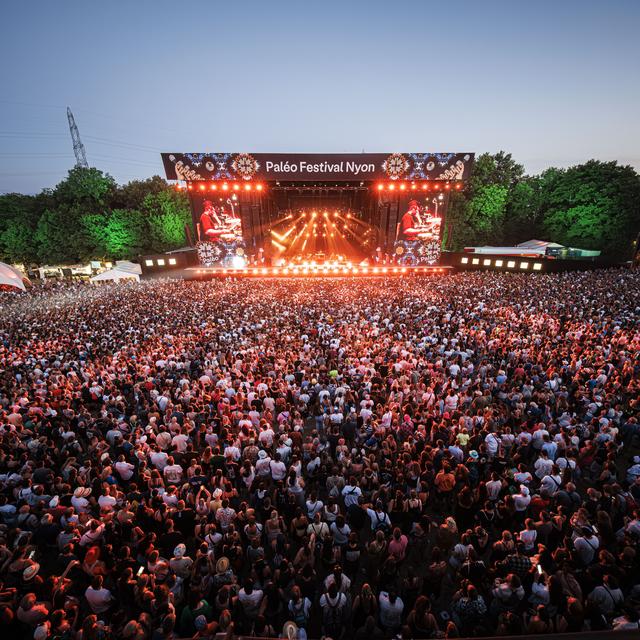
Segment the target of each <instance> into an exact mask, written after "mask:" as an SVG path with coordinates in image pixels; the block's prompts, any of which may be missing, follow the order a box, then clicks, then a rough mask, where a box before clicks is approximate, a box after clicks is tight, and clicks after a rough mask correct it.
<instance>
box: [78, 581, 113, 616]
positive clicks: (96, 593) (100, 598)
mask: <svg viewBox="0 0 640 640" xmlns="http://www.w3.org/2000/svg"><path fill="white" fill-rule="evenodd" d="M84 597H85V598H86V599H87V602H88V603H89V606H90V607H91V610H92V611H93V613H104V612H105V611H107V610H108V609H109V605H110V604H111V591H109V589H105V588H104V587H103V588H102V589H94V588H93V587H89V588H88V589H87V590H86V591H85V592H84Z"/></svg>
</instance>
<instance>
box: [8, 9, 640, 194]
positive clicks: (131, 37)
mask: <svg viewBox="0 0 640 640" xmlns="http://www.w3.org/2000/svg"><path fill="white" fill-rule="evenodd" d="M638 33H640V1H638V0H628V1H626V0H610V1H605V0H602V1H600V2H595V1H591V0H554V1H553V2H548V1H546V0H538V1H536V2H525V1H524V0H510V1H504V2H498V1H491V0H485V1H480V0H457V1H447V0H441V1H440V2H432V1H431V0H425V1H422V2H419V1H414V2H410V1H401V0H400V1H398V0H396V1H387V2H379V1H378V0H370V1H368V2H356V1H353V2H351V1H349V0H342V2H338V1H333V0H323V1H304V0H300V1H298V2H293V1H291V2H288V1H287V2H285V1H283V2H279V1H275V0H274V1H272V2H254V1H253V0H235V1H234V0H230V1H229V2H225V3H222V2H214V1H212V0H211V1H208V2H205V1H195V0H194V1H192V2H165V1H164V0H155V1H153V0H127V1H124V0H109V1H107V2H93V1H87V0H84V1H76V0H46V1H45V0H22V1H19V2H8V1H7V2H2V3H1V4H0V55H1V59H2V64H1V65H0V87H1V91H0V123H1V124H0V193H2V192H7V191H21V192H25V193H34V192H37V191H39V190H40V189H41V188H43V187H49V186H53V185H55V184H56V183H57V182H59V181H60V180H61V179H62V178H63V177H64V175H65V174H66V171H67V170H68V169H69V168H70V167H71V166H72V165H73V163H74V158H73V154H72V148H71V140H70V137H69V131H68V127H67V121H66V112H65V110H66V107H67V105H69V106H70V107H71V108H72V110H73V112H74V114H75V116H76V121H77V123H78V126H79V129H80V134H81V137H82V139H83V142H84V144H85V147H86V151H87V157H88V159H89V163H90V164H91V165H93V166H96V167H99V168H100V169H102V170H104V171H107V172H109V173H110V174H112V175H113V176H114V177H115V178H116V179H117V180H118V181H119V182H126V181H128V180H130V179H133V178H144V177H148V176H150V175H153V174H154V173H159V174H162V165H161V163H160V157H159V152H160V151H254V152H267V151H273V152H282V151H308V152H330V151H333V152H359V151H362V150H365V151H371V152H373V151H389V152H391V151H475V152H478V153H481V152H484V151H489V152H494V151H497V150H500V149H504V150H506V151H509V152H511V153H513V155H514V157H515V158H516V159H517V160H518V161H520V162H522V163H524V165H525V167H526V169H527V171H528V172H530V173H536V172H539V171H541V170H543V169H545V168H546V167H549V166H568V165H571V164H575V163H579V162H583V161H585V160H587V159H589V158H598V159H601V160H614V159H615V160H618V161H620V162H622V163H625V164H632V165H634V166H635V167H636V168H640V117H639V115H640V82H639V79H640V78H639V76H640V38H639V37H638Z"/></svg>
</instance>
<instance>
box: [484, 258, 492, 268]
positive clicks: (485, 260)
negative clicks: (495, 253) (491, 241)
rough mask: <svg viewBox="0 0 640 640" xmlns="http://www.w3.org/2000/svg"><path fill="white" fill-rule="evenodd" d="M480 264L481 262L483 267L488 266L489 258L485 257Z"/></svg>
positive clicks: (489, 264)
mask: <svg viewBox="0 0 640 640" xmlns="http://www.w3.org/2000/svg"><path fill="white" fill-rule="evenodd" d="M482 264H483V265H484V266H485V267H490V266H491V260H489V258H485V259H484V260H483V261H482Z"/></svg>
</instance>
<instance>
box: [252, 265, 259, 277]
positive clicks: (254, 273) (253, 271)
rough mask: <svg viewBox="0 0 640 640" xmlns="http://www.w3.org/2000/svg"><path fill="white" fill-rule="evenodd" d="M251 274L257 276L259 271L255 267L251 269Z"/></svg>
mask: <svg viewBox="0 0 640 640" xmlns="http://www.w3.org/2000/svg"><path fill="white" fill-rule="evenodd" d="M251 273H253V275H254V276H257V275H258V270H257V269H256V268H255V267H254V268H253V269H251Z"/></svg>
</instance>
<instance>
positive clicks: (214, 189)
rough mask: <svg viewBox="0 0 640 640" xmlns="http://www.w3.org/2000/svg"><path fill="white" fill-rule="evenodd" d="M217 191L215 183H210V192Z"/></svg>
mask: <svg viewBox="0 0 640 640" xmlns="http://www.w3.org/2000/svg"><path fill="white" fill-rule="evenodd" d="M217 190H218V185H217V184H216V183H215V182H213V183H211V191H217Z"/></svg>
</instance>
